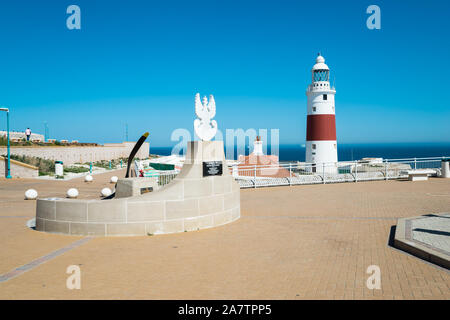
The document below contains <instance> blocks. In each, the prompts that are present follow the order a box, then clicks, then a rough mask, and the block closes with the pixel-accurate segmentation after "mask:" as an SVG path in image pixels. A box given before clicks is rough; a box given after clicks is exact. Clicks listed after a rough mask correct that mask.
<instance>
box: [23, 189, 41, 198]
mask: <svg viewBox="0 0 450 320" xmlns="http://www.w3.org/2000/svg"><path fill="white" fill-rule="evenodd" d="M37 196H38V193H37V191H36V190H34V189H28V190H27V191H25V200H36V198H37Z"/></svg>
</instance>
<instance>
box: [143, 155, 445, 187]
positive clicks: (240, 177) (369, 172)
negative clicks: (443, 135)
mask: <svg viewBox="0 0 450 320" xmlns="http://www.w3.org/2000/svg"><path fill="white" fill-rule="evenodd" d="M448 158H450V157H433V158H408V159H383V160H380V161H378V162H377V161H376V160H375V161H372V162H369V161H363V160H358V161H341V162H336V163H334V162H333V163H320V164H313V163H303V162H287V163H279V164H270V165H246V166H242V165H232V166H229V167H228V169H229V172H230V174H231V175H232V176H233V177H234V178H235V180H236V181H237V182H238V183H239V185H240V187H241V188H257V187H267V186H291V185H302V184H324V183H339V182H358V181H369V180H389V179H399V178H406V177H407V176H408V173H407V171H408V170H412V169H434V170H435V174H432V175H439V174H440V168H441V161H442V160H443V159H448ZM135 168H137V163H135ZM136 171H137V176H139V172H138V169H136ZM178 173H179V170H170V171H157V172H156V173H155V175H154V176H157V178H158V185H159V186H164V185H166V184H169V183H170V182H171V181H172V180H173V179H174V178H175V177H176V176H177V174H178Z"/></svg>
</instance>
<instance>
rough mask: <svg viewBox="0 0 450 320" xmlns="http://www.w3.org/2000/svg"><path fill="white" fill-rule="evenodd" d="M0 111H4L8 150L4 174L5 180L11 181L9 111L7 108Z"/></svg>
mask: <svg viewBox="0 0 450 320" xmlns="http://www.w3.org/2000/svg"><path fill="white" fill-rule="evenodd" d="M0 111H6V132H7V133H6V135H7V136H6V140H7V144H8V147H7V150H8V169H7V170H8V171H7V174H6V179H11V178H12V177H11V156H10V150H9V149H10V143H9V109H8V108H0Z"/></svg>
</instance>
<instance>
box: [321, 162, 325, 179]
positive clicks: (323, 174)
mask: <svg viewBox="0 0 450 320" xmlns="http://www.w3.org/2000/svg"><path fill="white" fill-rule="evenodd" d="M322 166H323V167H322V168H323V169H322V178H323V183H324V184H325V162H324V163H323V164H322Z"/></svg>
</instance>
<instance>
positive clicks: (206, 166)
mask: <svg viewBox="0 0 450 320" xmlns="http://www.w3.org/2000/svg"><path fill="white" fill-rule="evenodd" d="M221 175H222V161H206V162H203V176H204V177H209V176H221Z"/></svg>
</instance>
